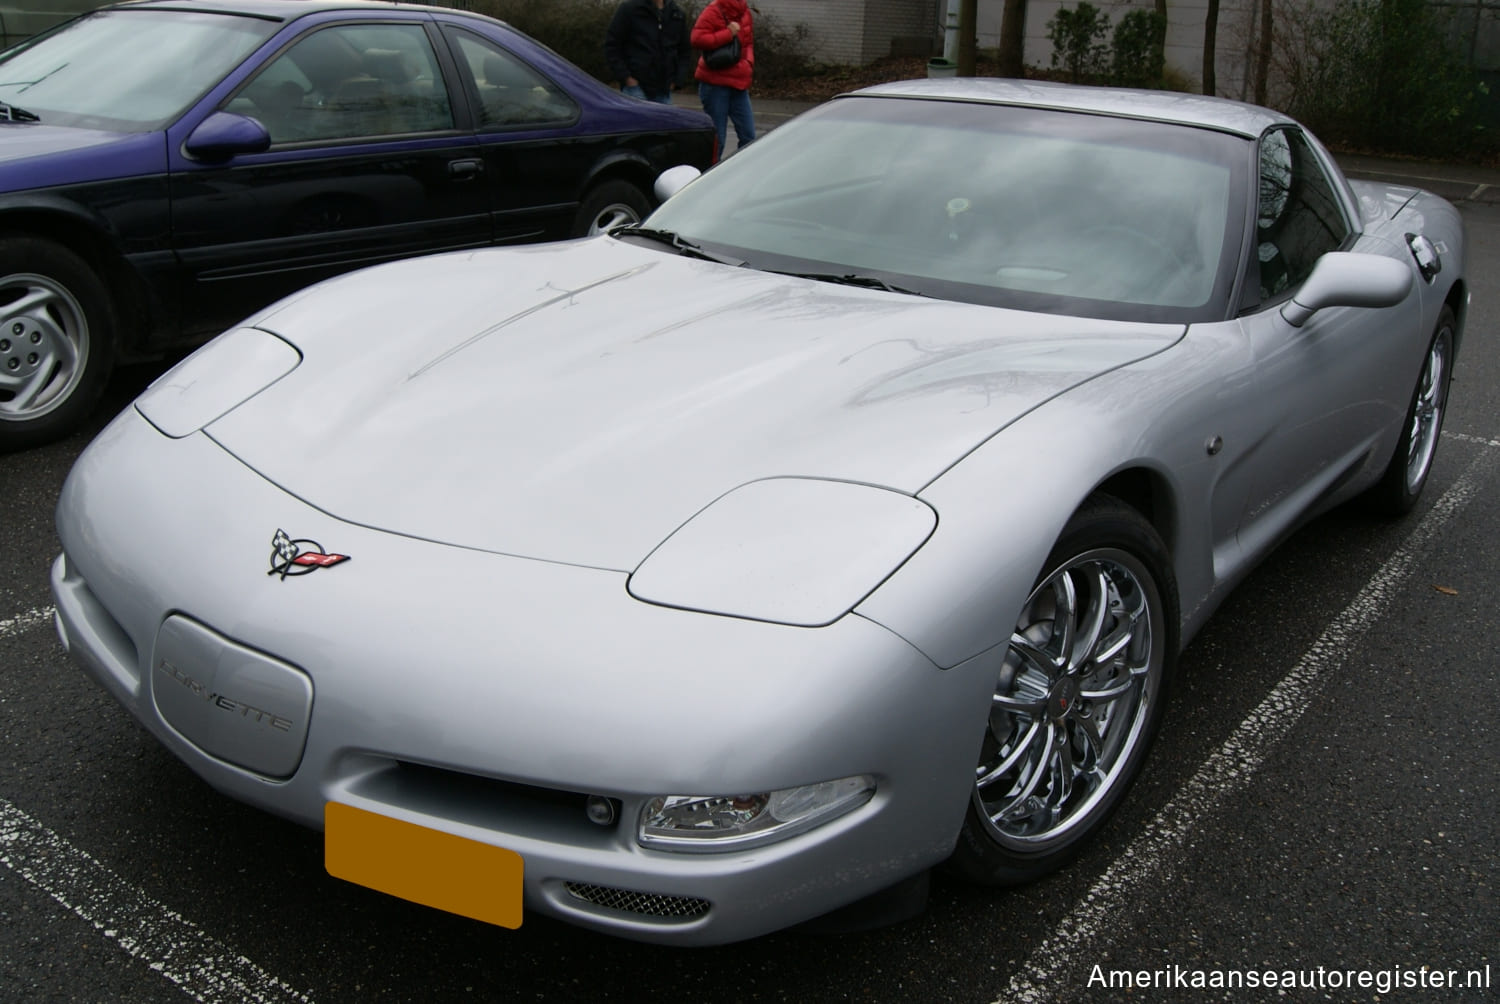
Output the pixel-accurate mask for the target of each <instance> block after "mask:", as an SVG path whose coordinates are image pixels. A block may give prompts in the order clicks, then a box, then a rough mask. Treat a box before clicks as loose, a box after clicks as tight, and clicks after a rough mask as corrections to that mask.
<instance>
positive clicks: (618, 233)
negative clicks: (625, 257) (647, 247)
mask: <svg viewBox="0 0 1500 1004" xmlns="http://www.w3.org/2000/svg"><path fill="white" fill-rule="evenodd" d="M609 235H610V236H611V237H644V238H645V239H646V240H648V241H657V242H658V243H661V244H665V245H667V246H668V247H671V248H673V249H674V250H676V251H677V253H678V254H682V255H686V256H687V257H689V258H702V259H703V260H704V261H716V262H718V263H719V264H720V265H733V266H735V267H736V268H738V267H739V266H741V265H743V264H745V263H744V262H743V261H741V260H740V259H738V258H731V257H729V256H728V255H719V254H714V253H713V252H711V251H705V250H703V249H702V248H701V247H699V246H698V245H696V244H694V243H693V242H692V241H690V240H686V239H685V238H683V237H682V235H681V234H678V233H677V232H676V231H673V230H658V229H657V228H655V227H634V226H626V227H615V228H614V229H613V230H611V231H610V232H609Z"/></svg>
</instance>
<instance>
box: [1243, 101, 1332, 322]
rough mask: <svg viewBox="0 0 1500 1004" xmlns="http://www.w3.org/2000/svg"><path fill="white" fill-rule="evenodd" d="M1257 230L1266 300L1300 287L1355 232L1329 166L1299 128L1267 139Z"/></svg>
mask: <svg viewBox="0 0 1500 1004" xmlns="http://www.w3.org/2000/svg"><path fill="white" fill-rule="evenodd" d="M1255 231H1256V254H1257V257H1258V258H1259V264H1260V296H1261V302H1265V301H1267V300H1272V299H1275V298H1276V297H1278V296H1280V295H1281V294H1282V293H1284V292H1286V291H1287V290H1290V289H1292V288H1294V287H1296V286H1297V285H1299V284H1300V283H1301V282H1302V280H1304V279H1306V278H1307V276H1308V274H1309V273H1311V272H1312V270H1313V266H1314V265H1315V264H1317V261H1318V259H1319V258H1320V257H1322V255H1323V254H1324V253H1325V252H1328V251H1336V250H1338V249H1339V248H1340V247H1341V246H1342V245H1343V243H1344V240H1345V239H1346V238H1347V237H1348V236H1349V225H1348V223H1347V222H1346V221H1345V219H1344V214H1343V212H1342V211H1341V210H1340V208H1339V201H1338V196H1337V195H1336V194H1335V193H1334V189H1333V186H1332V185H1331V184H1329V181H1328V176H1327V174H1326V173H1325V172H1324V170H1323V165H1322V164H1321V163H1320V162H1319V160H1318V158H1317V155H1316V154H1315V153H1314V152H1313V150H1312V147H1311V146H1310V145H1309V144H1308V142H1307V140H1306V139H1305V138H1304V137H1303V135H1302V133H1301V132H1300V131H1298V130H1296V129H1277V130H1274V131H1272V132H1268V133H1266V134H1265V135H1264V136H1262V137H1261V140H1260V206H1259V210H1258V212H1257V213H1256V226H1255Z"/></svg>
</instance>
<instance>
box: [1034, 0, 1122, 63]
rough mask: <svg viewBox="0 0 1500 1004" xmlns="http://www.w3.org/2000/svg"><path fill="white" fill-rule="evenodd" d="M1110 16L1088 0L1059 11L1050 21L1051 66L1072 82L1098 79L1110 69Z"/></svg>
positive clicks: (1048, 33)
mask: <svg viewBox="0 0 1500 1004" xmlns="http://www.w3.org/2000/svg"><path fill="white" fill-rule="evenodd" d="M1108 35H1109V15H1108V14H1106V13H1104V12H1103V11H1101V10H1100V9H1099V8H1098V7H1095V6H1094V5H1093V4H1091V3H1089V2H1088V0H1079V3H1078V6H1077V7H1074V8H1073V9H1072V10H1069V9H1068V8H1066V7H1063V8H1060V9H1059V10H1058V12H1057V13H1056V14H1054V15H1053V16H1052V19H1051V20H1050V21H1048V22H1047V37H1048V38H1049V39H1051V41H1052V65H1053V66H1059V65H1060V66H1062V67H1064V68H1065V69H1066V70H1067V71H1068V74H1069V76H1070V78H1071V79H1072V81H1073V83H1075V84H1076V83H1078V82H1079V81H1080V80H1097V79H1099V78H1101V77H1103V76H1105V74H1106V71H1107V70H1108V57H1109V49H1108V47H1107V46H1106V45H1105V41H1104V40H1105V38H1106V37H1107V36H1108Z"/></svg>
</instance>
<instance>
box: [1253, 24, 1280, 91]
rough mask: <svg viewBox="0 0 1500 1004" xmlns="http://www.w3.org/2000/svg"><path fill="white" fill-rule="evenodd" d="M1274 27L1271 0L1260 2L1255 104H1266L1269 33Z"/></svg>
mask: <svg viewBox="0 0 1500 1004" xmlns="http://www.w3.org/2000/svg"><path fill="white" fill-rule="evenodd" d="M1274 27H1275V24H1274V18H1273V17H1272V9H1271V0H1260V48H1258V49H1257V50H1256V52H1255V103H1256V104H1258V105H1263V104H1265V103H1266V80H1267V78H1269V77H1270V75H1271V40H1272V38H1273V36H1272V34H1271V31H1272V29H1273V28H1274Z"/></svg>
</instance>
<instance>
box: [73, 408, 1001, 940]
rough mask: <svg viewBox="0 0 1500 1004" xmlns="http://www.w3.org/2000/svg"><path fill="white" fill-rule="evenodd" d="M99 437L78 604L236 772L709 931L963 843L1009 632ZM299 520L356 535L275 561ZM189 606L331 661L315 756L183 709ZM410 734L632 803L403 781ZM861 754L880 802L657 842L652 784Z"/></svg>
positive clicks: (139, 696) (763, 773)
mask: <svg viewBox="0 0 1500 1004" xmlns="http://www.w3.org/2000/svg"><path fill="white" fill-rule="evenodd" d="M98 442H99V446H98V447H97V448H92V449H90V450H89V451H88V452H87V453H86V454H85V455H84V456H83V457H82V458H80V460H79V462H78V465H77V467H76V468H75V470H74V473H73V474H72V475H71V476H70V478H69V480H68V482H67V484H66V485H65V488H64V491H63V493H62V497H61V500H60V502H59V511H58V520H59V532H60V535H61V537H62V542H63V548H64V552H65V554H66V555H67V558H65V559H59V561H58V564H57V567H55V568H54V573H53V587H54V593H55V595H56V597H57V602H58V616H59V620H60V624H61V629H62V632H63V634H64V636H65V637H66V638H67V640H68V642H69V646H70V648H71V649H72V651H73V653H74V655H75V656H76V657H78V658H79V660H80V662H82V663H83V664H84V665H85V667H86V668H88V669H90V672H91V675H93V676H94V677H95V678H96V679H97V680H99V681H100V682H101V683H102V684H104V685H105V686H106V687H107V688H108V689H109V690H110V692H111V693H112V694H114V696H115V697H116V698H117V699H118V700H120V701H121V703H123V704H124V705H125V706H126V707H127V708H128V709H129V710H130V711H131V713H132V714H133V715H134V716H135V717H136V718H138V719H139V720H140V721H141V722H143V723H144V724H145V725H146V726H147V727H148V728H149V729H150V730H151V731H152V733H153V734H154V735H155V736H156V737H157V738H158V739H159V740H160V741H161V742H162V743H164V744H165V745H166V746H167V747H168V748H169V749H171V750H172V752H173V753H175V754H176V755H177V756H178V757H180V758H181V759H182V760H183V761H184V762H185V763H187V764H188V765H189V766H190V767H192V768H193V770H195V771H196V772H198V773H199V774H200V775H201V776H202V777H203V778H204V779H205V780H207V781H208V782H209V783H211V784H213V785H214V786H215V787H217V788H219V789H220V790H222V791H224V792H226V793H227V794H230V795H232V796H234V797H236V798H239V799H242V800H244V801H246V802H249V803H251V804H254V805H259V806H262V807H264V808H266V809H269V810H271V811H273V812H276V813H279V814H281V815H285V816H289V817H291V818H293V819H296V820H297V821H299V822H301V823H304V824H306V825H308V826H321V825H322V814H323V805H324V803H325V802H326V801H328V800H330V799H337V800H339V801H343V802H348V803H349V804H353V805H356V806H361V807H364V808H369V809H371V810H373V811H379V812H382V813H385V814H388V815H393V816H396V817H398V818H402V819H407V820H409V821H413V822H418V823H422V824H424V825H428V826H434V827H437V828H440V829H444V830H447V831H448V832H453V833H458V834H460V835H465V836H470V837H474V838H476V839H488V840H490V841H492V842H496V843H502V844H503V845H504V846H506V847H508V848H510V849H512V850H515V851H518V852H520V853H521V854H522V855H523V857H524V858H525V860H526V894H527V903H528V908H530V909H537V910H545V911H547V912H553V913H557V912H569V913H570V914H571V915H572V916H573V917H574V919H575V920H578V921H579V922H585V923H588V924H589V925H590V926H595V927H599V928H602V929H605V930H610V931H612V932H614V933H618V934H624V935H627V936H633V937H645V938H652V939H661V940H673V941H681V942H685V943H694V942H709V941H722V940H726V939H734V938H742V937H749V936H751V935H753V934H757V933H762V932H764V931H766V930H770V929H774V928H777V927H781V926H783V925H785V924H787V923H795V921H796V920H797V919H801V918H804V917H811V916H815V915H817V914H819V913H822V912H826V911H827V910H828V909H832V908H833V907H835V906H837V905H839V904H840V903H842V902H847V901H848V898H849V897H850V895H851V894H853V895H856V896H857V895H858V894H859V893H860V892H861V891H865V892H873V891H875V890H877V889H879V888H882V887H883V886H885V885H888V884H890V883H891V882H894V881H896V880H898V879H900V878H902V877H904V876H905V875H909V874H911V873H912V872H914V871H917V870H920V869H921V868H924V867H927V866H929V865H931V864H934V863H936V862H937V861H939V860H941V859H942V858H943V857H945V856H946V855H947V853H948V852H949V851H950V850H951V848H952V840H953V834H954V833H955V832H956V830H957V827H958V823H959V818H960V816H961V814H962V812H963V809H964V805H965V804H966V796H967V790H968V786H969V784H970V783H971V782H970V781H969V778H968V775H969V773H970V771H971V768H972V763H973V761H974V759H975V757H976V755H977V747H978V738H979V735H980V730H981V728H982V723H983V716H984V714H985V711H986V706H987V697H986V695H987V693H988V691H989V689H990V688H992V687H993V677H994V674H995V673H996V672H997V671H998V669H997V663H996V662H995V660H994V657H993V656H991V657H987V658H982V659H977V660H974V661H973V662H971V663H970V664H968V665H966V666H963V667H958V668H957V669H954V670H950V671H948V672H941V671H939V670H938V669H937V668H936V667H934V666H933V665H932V663H931V662H930V661H928V660H927V659H925V658H924V657H923V656H921V655H920V653H918V652H917V651H916V650H915V649H913V648H911V646H909V645H908V644H906V643H905V642H904V641H902V640H901V639H899V638H897V637H896V636H895V635H893V634H891V633H890V632H888V631H886V630H885V629H883V628H881V627H879V626H878V625H876V624H874V623H873V622H871V621H869V620H868V619H866V618H863V617H859V616H849V617H845V618H843V619H841V620H839V621H838V622H836V623H835V624H833V625H830V626H828V627H825V628H820V629H817V630H809V629H806V628H792V627H783V626H778V625H771V624H765V623H761V622H756V621H749V620H743V619H739V618H732V617H713V616H704V615H702V614H695V613H689V612H684V611H679V610H674V609H669V608H666V607H660V606H655V605H652V604H647V603H642V602H640V601H638V600H635V599H632V598H631V597H630V596H629V595H628V594H627V592H626V589H625V576H624V575H623V574H621V573H617V572H609V571H601V570H597V569H585V568H577V567H570V566H566V565H560V564H556V563H551V562H540V561H533V560H527V559H520V558H514V557H508V556H504V555H496V554H489V553H485V552H481V551H476V550H472V549H468V548H460V547H451V546H437V545H433V544H431V543H428V542H425V541H420V540H414V539H411V538H408V537H404V536H400V535H395V534H389V533H381V532H378V531H374V530H370V529H367V528H363V527H358V526H354V525H352V524H348V523H344V522H342V521H340V520H337V519H335V518H333V517H331V516H328V515H327V514H324V513H320V512H318V511H317V510H315V509H313V508H311V507H309V506H307V505H306V504H305V503H303V502H301V501H299V500H298V499H296V498H294V497H292V496H290V495H287V494H286V493H284V492H282V491H281V490H279V489H277V488H276V487H275V486H273V485H271V484H269V483H268V482H266V481H265V480H264V479H262V478H260V477H259V476H258V475H256V474H254V473H253V472H252V471H250V470H248V469H247V468H245V467H244V466H243V465H241V464H239V463H237V462H235V461H234V460H233V458H231V457H230V456H229V455H228V454H226V453H225V452H224V451H222V450H221V449H219V448H218V447H217V446H215V445H214V444H213V443H212V442H211V441H210V440H209V439H208V438H207V437H206V436H204V435H201V434H199V435H194V436H189V437H187V438H185V439H182V440H175V441H174V440H169V439H167V438H165V437H163V436H161V435H160V434H159V433H158V432H157V431H156V430H155V429H153V428H152V427H151V426H150V425H149V424H148V423H147V422H146V421H145V420H144V419H143V418H141V416H140V415H139V414H137V413H136V412H135V411H134V410H133V409H130V410H127V411H126V412H124V413H123V414H122V415H121V416H120V417H119V418H117V419H116V420H115V422H114V423H112V424H111V425H110V426H109V428H107V429H106V430H105V431H104V433H102V434H101V437H100V439H99V441H98ZM142 471H149V472H151V473H150V476H148V477H142V476H141V472H142ZM105 499H107V500H108V502H107V504H106V503H105V501H104V500H105ZM277 526H286V527H288V528H289V531H288V532H292V533H295V534H297V535H299V536H306V537H311V538H313V539H317V540H319V541H320V542H322V543H323V544H324V545H326V546H327V547H328V548H329V549H330V550H333V549H336V550H338V551H339V552H340V553H346V554H349V555H350V556H351V557H350V559H349V561H348V562H346V563H344V564H342V565H339V566H336V567H334V568H329V569H324V570H319V571H318V572H316V573H313V574H311V575H306V576H301V577H297V578H292V579H288V580H286V581H282V580H280V578H279V577H278V576H273V575H267V574H266V572H267V569H268V567H269V552H270V542H271V535H272V533H273V532H274V530H275V528H276V527H277ZM210 555H211V556H212V558H211V560H210V559H209V557H208V556H210ZM411 597H421V603H420V604H416V603H413V602H410V598H411ZM392 604H394V605H395V606H394V608H393V606H392ZM102 610H108V611H109V615H107V619H108V621H109V622H110V623H111V624H113V625H115V630H117V631H118V633H119V636H120V638H119V640H118V641H117V643H116V644H115V645H114V646H112V647H101V646H96V645H93V644H91V642H90V638H91V636H93V635H95V634H96V631H97V625H98V624H99V622H100V614H101V613H102ZM174 610H191V611H192V613H193V616H194V617H195V618H196V619H197V620H198V621H199V622H200V623H202V624H204V625H207V626H209V627H211V628H213V629H214V630H215V631H217V632H219V633H221V634H222V635H223V636H225V637H226V638H228V639H230V640H232V641H234V642H235V643H236V644H238V645H242V646H245V647H247V648H249V649H252V650H255V651H259V652H265V653H275V655H276V657H277V658H278V659H280V660H284V661H286V662H288V663H290V664H292V665H294V666H296V667H297V668H298V669H300V670H302V671H304V672H306V673H307V674H308V676H309V677H311V678H312V680H313V681H314V685H315V697H314V708H313V724H312V727H311V728H310V729H309V731H308V736H307V747H306V751H305V753H304V756H303V760H302V763H301V765H300V767H299V769H298V770H297V772H296V773H295V774H294V775H293V776H292V777H290V778H288V779H286V780H276V779H270V778H266V777H263V776H260V775H257V774H255V773H253V772H250V771H246V770H243V769H240V768H237V767H234V766H232V765H230V764H227V763H225V762H224V761H223V760H220V759H217V758H215V757H212V756H210V755H208V754H207V753H205V752H204V751H203V750H201V749H200V748H198V747H197V746H195V745H193V744H192V743H191V742H189V741H188V740H187V738H186V737H184V736H183V735H181V734H180V733H179V732H178V731H177V730H175V729H173V728H172V727H171V726H170V725H169V724H168V723H167V722H166V721H164V720H163V719H162V717H161V716H160V714H159V713H158V711H157V709H156V707H155V702H154V700H153V696H154V692H155V688H156V687H157V686H161V685H167V686H178V684H177V683H175V682H174V681H171V680H166V682H165V684H163V683H162V682H161V681H162V680H163V679H164V677H163V674H160V673H153V672H152V667H153V666H154V663H155V660H156V659H157V658H158V657H159V652H158V633H159V629H160V627H161V625H162V623H163V618H164V612H166V611H174ZM404 612H409V614H408V613H404ZM645 666H649V667H650V672H641V671H640V669H641V667H645ZM830 708H837V709H839V712H838V714H836V715H830V714H829V709H830ZM398 761H399V762H409V763H416V764H423V765H428V766H432V767H439V768H452V769H453V770H455V771H459V772H463V773H465V774H474V773H481V774H485V775H488V776H492V777H499V778H503V779H505V780H509V781H514V782H519V783H524V784H534V785H541V786H545V787H549V788H562V789H564V790H573V791H580V792H584V793H598V794H604V795H609V796H612V797H616V798H619V799H621V801H622V803H623V810H622V812H621V818H620V821H619V822H618V824H617V825H616V826H614V827H613V828H610V829H602V828H600V827H598V826H595V825H594V824H591V823H589V822H587V820H586V819H585V816H584V813H583V811H582V809H581V808H580V809H579V811H578V812H577V814H576V818H574V817H569V818H566V819H558V818H555V816H548V815H545V814H537V813H528V812H526V811H524V810H523V809H518V808H516V807H513V806H509V805H507V804H506V801H505V799H503V798H494V799H467V800H454V799H448V800H443V799H440V798H434V797H433V796H432V795H431V794H430V793H424V791H423V790H421V789H420V788H415V787H414V786H413V785H411V784H409V783H406V782H404V780H403V778H404V775H403V774H402V771H401V769H400V768H399V767H398V766H397V764H398ZM861 773H868V774H872V775H874V776H875V777H876V778H877V779H878V782H879V790H878V793H877V795H876V797H875V799H874V800H873V801H872V802H870V803H869V804H867V805H866V806H864V807H862V808H861V809H859V810H857V811H856V812H854V813H852V814H851V815H849V816H847V817H845V818H842V819H840V820H837V821H835V822H834V823H832V824H829V825H828V826H825V827H822V828H819V829H817V830H815V831H813V832H811V833H808V834H804V835H802V836H799V837H794V838H791V839H789V840H787V841H785V842H784V843H778V844H775V845H772V846H769V847H765V848H760V849H756V850H754V851H747V852H741V853H732V854H718V855H689V856H687V857H686V858H684V856H682V855H678V854H672V853H669V852H653V851H647V850H644V849H642V848H639V847H637V846H636V845H635V842H634V827H635V819H636V818H637V815H638V813H639V810H640V808H641V806H642V805H643V803H644V801H645V800H646V799H647V798H648V797H650V796H652V795H656V794H667V793H674V792H702V791H711V792H712V791H725V792H735V791H754V790H763V789H766V788H775V787H784V786H790V785H795V784H801V783H812V782H816V781H822V780H828V779H832V778H836V777H843V776H849V775H854V774H861ZM562 881H577V882H586V883H595V884H600V885H607V886H616V887H623V888H626V889H643V890H647V891H650V892H655V893H661V894H663V895H681V896H694V897H702V898H706V899H709V900H711V901H712V902H713V903H714V904H715V909H714V910H713V911H712V912H711V913H710V914H709V915H708V916H707V917H705V918H701V919H700V920H698V921H695V922H693V923H692V924H688V925H672V926H668V927H663V926H662V925H661V924H660V923H652V922H650V921H648V920H642V919H635V918H631V917H629V916H628V915H622V914H612V915H599V914H597V913H593V912H589V911H588V910H587V908H586V905H584V904H580V903H577V902H574V901H571V900H570V899H569V898H568V897H566V896H563V897H562V898H561V899H559V898H558V894H557V888H558V883H559V882H562ZM772 890H775V892H772Z"/></svg>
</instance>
